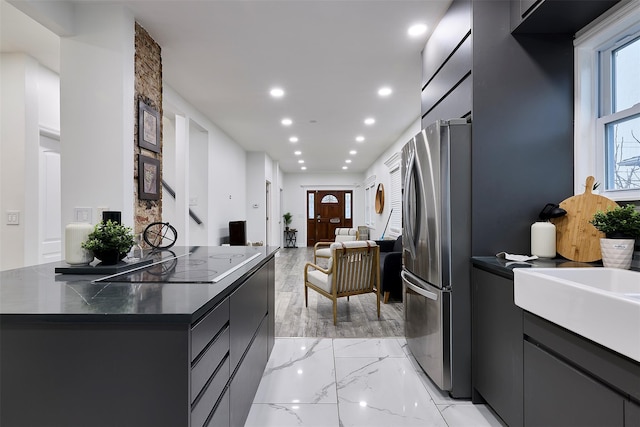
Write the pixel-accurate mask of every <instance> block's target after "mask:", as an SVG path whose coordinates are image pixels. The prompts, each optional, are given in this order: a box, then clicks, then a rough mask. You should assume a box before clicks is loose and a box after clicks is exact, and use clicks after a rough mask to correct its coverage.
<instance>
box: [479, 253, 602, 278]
mask: <svg viewBox="0 0 640 427" xmlns="http://www.w3.org/2000/svg"><path fill="white" fill-rule="evenodd" d="M471 262H472V264H473V265H474V266H477V267H480V268H483V269H485V270H488V271H491V272H492V273H496V274H499V275H501V276H504V277H507V278H509V279H513V270H514V269H515V268H567V267H571V268H580V267H586V268H589V267H602V262H577V261H570V260H568V259H564V258H551V259H549V258H538V259H536V260H532V261H523V262H517V261H508V260H506V259H501V258H498V257H495V256H474V257H472V258H471Z"/></svg>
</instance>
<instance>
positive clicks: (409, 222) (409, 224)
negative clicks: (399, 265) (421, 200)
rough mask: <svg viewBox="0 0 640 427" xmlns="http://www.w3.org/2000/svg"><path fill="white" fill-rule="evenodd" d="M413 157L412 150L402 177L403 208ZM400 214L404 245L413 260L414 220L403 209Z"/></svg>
mask: <svg viewBox="0 0 640 427" xmlns="http://www.w3.org/2000/svg"><path fill="white" fill-rule="evenodd" d="M415 157H416V153H415V151H413V150H412V151H411V153H410V156H409V160H408V161H407V172H406V175H405V177H404V192H403V196H404V197H403V198H404V200H403V201H402V205H403V206H409V184H410V183H411V176H412V175H413V173H414V168H415V160H416V159H415ZM402 212H403V216H404V218H403V223H404V227H405V231H406V235H407V236H408V237H409V238H408V239H405V240H406V243H405V244H406V245H408V246H409V252H410V253H411V257H412V258H415V256H416V244H415V242H414V241H413V239H414V233H415V228H416V224H415V222H416V218H410V217H409V209H406V208H403V209H402Z"/></svg>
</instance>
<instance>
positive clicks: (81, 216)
mask: <svg viewBox="0 0 640 427" xmlns="http://www.w3.org/2000/svg"><path fill="white" fill-rule="evenodd" d="M73 218H74V220H75V221H76V222H88V223H89V224H91V208H73Z"/></svg>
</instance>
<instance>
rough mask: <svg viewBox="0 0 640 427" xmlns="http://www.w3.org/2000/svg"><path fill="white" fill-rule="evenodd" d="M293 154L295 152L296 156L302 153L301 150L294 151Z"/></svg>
mask: <svg viewBox="0 0 640 427" xmlns="http://www.w3.org/2000/svg"><path fill="white" fill-rule="evenodd" d="M293 154H295V155H296V156H299V155H300V154H302V151H296V152H294V153H293Z"/></svg>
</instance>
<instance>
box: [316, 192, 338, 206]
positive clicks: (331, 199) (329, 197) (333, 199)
mask: <svg viewBox="0 0 640 427" xmlns="http://www.w3.org/2000/svg"><path fill="white" fill-rule="evenodd" d="M320 203H323V204H324V203H338V198H337V197H336V196H334V195H333V194H328V195H326V196H324V197H323V198H322V200H320Z"/></svg>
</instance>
